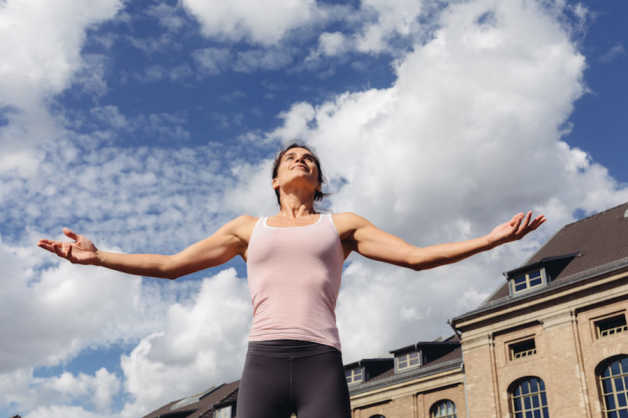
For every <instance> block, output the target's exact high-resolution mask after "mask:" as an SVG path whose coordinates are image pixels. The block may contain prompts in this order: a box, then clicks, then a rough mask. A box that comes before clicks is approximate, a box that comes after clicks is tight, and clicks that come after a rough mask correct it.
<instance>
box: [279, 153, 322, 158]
mask: <svg viewBox="0 0 628 418" xmlns="http://www.w3.org/2000/svg"><path fill="white" fill-rule="evenodd" d="M296 154H297V153H296V152H286V153H285V154H284V155H283V156H284V157H287V156H289V155H296ZM303 155H304V156H308V157H312V158H314V159H316V158H315V157H314V154H312V153H311V152H306V153H305V154H303Z"/></svg>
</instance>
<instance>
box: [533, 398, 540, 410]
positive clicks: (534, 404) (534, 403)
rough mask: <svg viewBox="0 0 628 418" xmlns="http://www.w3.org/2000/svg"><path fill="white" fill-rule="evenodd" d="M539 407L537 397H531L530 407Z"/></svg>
mask: <svg viewBox="0 0 628 418" xmlns="http://www.w3.org/2000/svg"><path fill="white" fill-rule="evenodd" d="M539 406H540V405H539V397H538V396H533V397H532V407H534V408H538V407H539Z"/></svg>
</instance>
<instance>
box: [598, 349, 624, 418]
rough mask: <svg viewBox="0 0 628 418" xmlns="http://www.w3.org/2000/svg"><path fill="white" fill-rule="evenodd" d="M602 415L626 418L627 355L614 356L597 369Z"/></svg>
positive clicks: (609, 417) (610, 417) (612, 417)
mask: <svg viewBox="0 0 628 418" xmlns="http://www.w3.org/2000/svg"><path fill="white" fill-rule="evenodd" d="M598 380H599V382H600V392H601V395H602V403H603V407H604V414H605V415H604V416H605V417H608V418H628V405H627V401H626V398H628V389H627V388H628V356H625V355H624V356H621V357H615V358H614V359H611V360H610V361H606V362H605V363H603V364H602V367H601V368H600V369H599V370H598Z"/></svg>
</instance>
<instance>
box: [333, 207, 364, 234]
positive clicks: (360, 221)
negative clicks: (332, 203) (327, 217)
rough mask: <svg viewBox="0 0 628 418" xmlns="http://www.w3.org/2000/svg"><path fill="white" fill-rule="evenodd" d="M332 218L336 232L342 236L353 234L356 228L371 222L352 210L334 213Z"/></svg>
mask: <svg viewBox="0 0 628 418" xmlns="http://www.w3.org/2000/svg"><path fill="white" fill-rule="evenodd" d="M332 219H333V221H334V225H335V226H336V229H337V230H338V234H339V235H340V236H341V237H343V238H345V237H347V236H348V235H353V233H354V232H355V231H356V230H358V229H360V228H362V227H364V226H368V225H370V224H371V223H370V222H369V221H368V219H366V218H364V217H362V216H360V215H358V214H356V213H353V212H341V213H334V214H332Z"/></svg>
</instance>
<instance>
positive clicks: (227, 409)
mask: <svg viewBox="0 0 628 418" xmlns="http://www.w3.org/2000/svg"><path fill="white" fill-rule="evenodd" d="M214 418H231V405H229V406H223V407H222V408H218V409H216V410H215V411H214Z"/></svg>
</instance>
